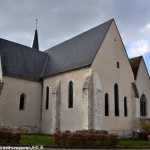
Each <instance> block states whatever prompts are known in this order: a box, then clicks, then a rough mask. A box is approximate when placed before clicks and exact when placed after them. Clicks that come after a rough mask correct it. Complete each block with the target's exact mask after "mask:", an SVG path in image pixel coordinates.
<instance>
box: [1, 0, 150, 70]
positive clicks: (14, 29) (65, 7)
mask: <svg viewBox="0 0 150 150" xmlns="http://www.w3.org/2000/svg"><path fill="white" fill-rule="evenodd" d="M112 18H114V19H115V22H116V24H117V27H118V29H119V32H120V35H121V37H122V40H123V43H124V45H125V48H126V51H127V53H128V56H129V58H132V57H137V56H141V55H142V56H143V57H144V60H145V63H146V65H147V68H148V71H149V73H150V0H0V38H3V39H7V40H10V41H13V42H16V43H20V44H23V45H27V46H31V43H32V40H33V35H34V30H35V19H38V35H39V47H40V50H41V51H43V50H46V49H48V48H50V47H52V46H55V45H57V44H59V43H61V42H63V41H65V40H67V39H69V38H72V37H74V36H76V35H78V34H80V33H82V32H84V31H86V30H88V29H91V28H93V27H95V26H97V25H99V24H102V23H103V22H105V21H108V20H110V19H112Z"/></svg>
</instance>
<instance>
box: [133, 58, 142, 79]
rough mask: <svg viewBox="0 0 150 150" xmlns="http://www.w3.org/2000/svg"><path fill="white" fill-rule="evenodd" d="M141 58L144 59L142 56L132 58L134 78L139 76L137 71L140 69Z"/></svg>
mask: <svg viewBox="0 0 150 150" xmlns="http://www.w3.org/2000/svg"><path fill="white" fill-rule="evenodd" d="M141 60H142V56H139V57H135V58H131V59H130V64H131V67H132V70H133V74H134V79H136V77H137V73H138V70H139V66H140V62H141Z"/></svg>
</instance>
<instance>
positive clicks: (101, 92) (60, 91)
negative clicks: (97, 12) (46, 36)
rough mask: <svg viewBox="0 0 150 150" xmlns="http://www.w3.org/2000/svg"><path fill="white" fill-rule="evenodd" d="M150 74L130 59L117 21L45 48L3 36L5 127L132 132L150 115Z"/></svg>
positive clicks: (1, 113)
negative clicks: (28, 45) (27, 44)
mask: <svg viewBox="0 0 150 150" xmlns="http://www.w3.org/2000/svg"><path fill="white" fill-rule="evenodd" d="M149 90H150V78H149V74H148V71H147V68H146V65H145V62H144V59H143V57H142V56H140V57H137V58H132V59H129V58H128V55H127V53H126V50H125V47H124V44H123V41H122V39H121V36H120V34H119V31H118V29H117V26H116V23H115V21H114V19H112V20H109V21H107V22H105V23H103V24H101V25H99V26H97V27H95V28H93V29H90V30H88V31H86V32H84V33H82V34H80V35H78V36H75V37H73V38H71V39H69V40H67V41H65V42H63V43H61V44H59V45H56V46H54V47H52V48H49V49H47V50H45V51H39V43H38V32H37V29H36V30H35V35H34V39H33V44H32V47H27V46H24V45H21V44H18V43H14V42H11V41H8V40H5V39H1V38H0V127H8V128H12V129H22V130H26V131H27V132H32V133H37V132H40V133H47V134H49V133H55V132H57V131H64V130H70V131H75V130H84V129H86V130H87V129H96V130H108V131H109V132H113V133H117V134H120V135H121V134H126V135H130V134H131V133H132V131H133V130H134V129H136V120H137V119H138V118H139V117H140V118H141V117H142V118H148V117H150V110H149V109H148V108H150V91H149Z"/></svg>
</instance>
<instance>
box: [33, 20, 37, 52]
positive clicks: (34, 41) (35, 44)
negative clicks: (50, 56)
mask: <svg viewBox="0 0 150 150" xmlns="http://www.w3.org/2000/svg"><path fill="white" fill-rule="evenodd" d="M37 21H38V20H37V19H36V21H35V25H36V26H35V27H36V28H35V33H34V37H33V42H32V48H35V49H37V50H39V41H38V31H37Z"/></svg>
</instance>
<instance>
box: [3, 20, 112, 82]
mask: <svg viewBox="0 0 150 150" xmlns="http://www.w3.org/2000/svg"><path fill="white" fill-rule="evenodd" d="M112 21H113V19H111V20H109V21H107V22H105V23H103V24H101V25H99V26H97V27H95V28H93V29H91V30H88V31H86V32H84V33H82V34H80V35H78V36H76V37H74V38H72V39H70V40H67V41H65V42H63V43H61V44H59V45H57V46H55V47H52V48H50V49H48V50H46V51H45V52H41V51H38V50H37V49H38V48H39V45H38V34H37V30H35V36H34V40H33V45H32V48H30V47H27V46H24V45H21V44H17V43H14V42H11V41H8V40H4V39H1V38H0V56H1V64H2V71H3V75H7V76H13V77H18V78H24V79H29V80H36V81H38V80H40V79H41V78H42V77H46V76H51V75H55V74H59V73H62V72H66V71H70V70H73V69H77V68H81V67H86V66H89V65H91V64H92V62H93V60H94V58H95V56H96V54H97V52H98V50H99V48H100V46H101V44H102V42H103V40H104V38H105V35H106V34H107V31H108V29H109V27H110V25H111V23H112Z"/></svg>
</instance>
